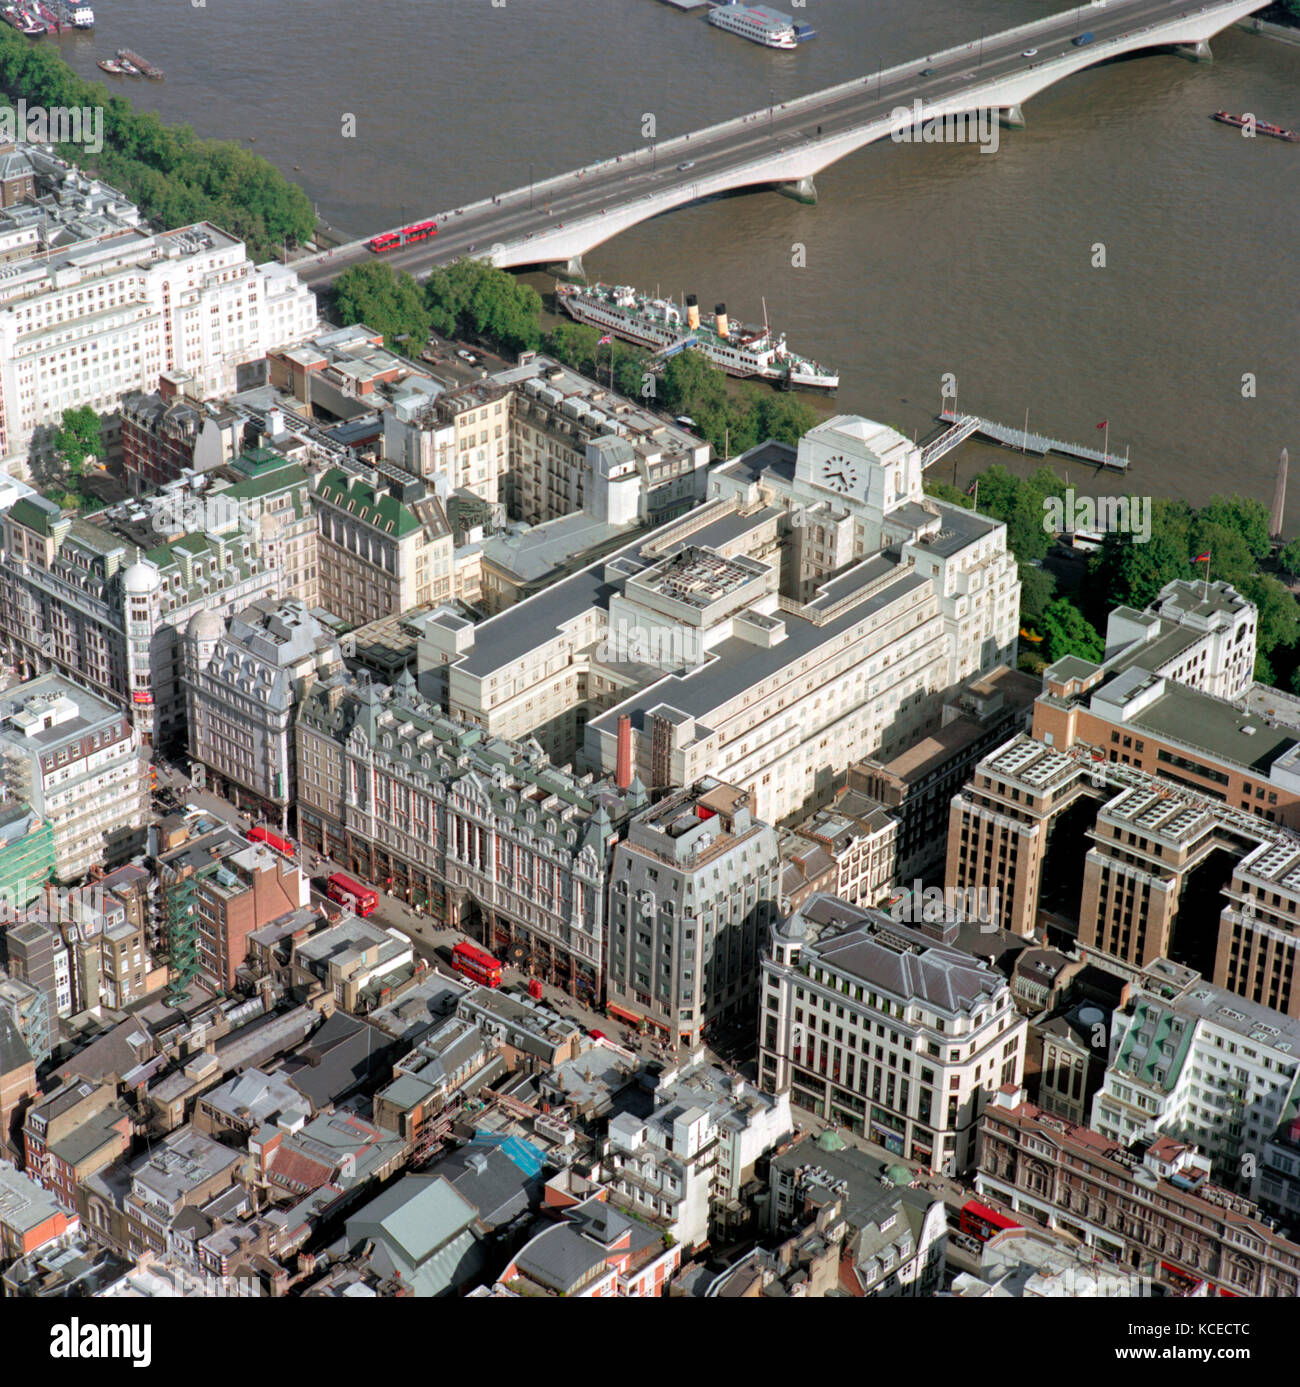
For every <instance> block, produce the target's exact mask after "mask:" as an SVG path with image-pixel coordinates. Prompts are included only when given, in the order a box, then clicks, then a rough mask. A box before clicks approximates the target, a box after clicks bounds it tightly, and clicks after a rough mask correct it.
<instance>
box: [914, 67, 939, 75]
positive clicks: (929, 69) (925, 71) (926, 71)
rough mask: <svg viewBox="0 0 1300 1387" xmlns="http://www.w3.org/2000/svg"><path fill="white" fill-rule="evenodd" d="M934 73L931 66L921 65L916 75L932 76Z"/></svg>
mask: <svg viewBox="0 0 1300 1387" xmlns="http://www.w3.org/2000/svg"><path fill="white" fill-rule="evenodd" d="M934 73H935V70H934V68H932V67H923V68H922V69H921V71H920V72H919V73H918V74H917V75H918V76H919V77H933V76H934Z"/></svg>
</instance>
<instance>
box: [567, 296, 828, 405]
mask: <svg viewBox="0 0 1300 1387" xmlns="http://www.w3.org/2000/svg"><path fill="white" fill-rule="evenodd" d="M555 297H556V302H557V303H558V304H559V305H560V307H561V308H563V309H564V311H565V312H566V313H567V314H568V315H569V316H570V317H571V318H574V319H576V320H577V321H578V322H580V323H587V324H589V325H590V326H592V327H596V328H599V329H600V330H601V331H602V332H608V333H610V334H612V335H613V336H615V337H619V338H622V339H623V340H624V341H626V342H633V343H635V344H636V345H637V346H641V347H648V348H650V350H652V351H654V352H657V353H658V354H659V355H660V356H661V357H664V358H667V357H669V356H675V355H676V354H677V352H679V351H683V350H685V349H686V348H688V347H690V348H695V349H697V350H699V351H702V352H703V353H704V354H705V355H706V356H707V357H708V358H709V360H710V361H711V362H712V363H713V364H714V365H715V366H718V367H720V368H721V369H722V370H724V371H725V372H726V373H727V374H728V375H730V376H737V377H740V378H742V379H759V380H768V381H772V382H773V383H774V384H776V385H781V386H785V387H787V388H797V389H806V390H828V391H829V390H834V389H836V388H837V387H838V385H839V383H840V378H839V375H838V374H837V373H836V372H834V371H832V370H830V369H829V368H828V367H825V366H821V365H819V364H818V363H817V362H815V361H813V360H811V359H810V358H808V357H805V356H800V355H799V354H798V353H797V352H792V351H791V350H790V349H789V347H788V346H787V345H786V340H785V335H784V333H782V334H774V333H773V332H772V331H771V329H770V328H769V327H768V325H767V324H766V322H765V323H764V324H763V326H762V327H749V326H747V325H746V324H744V323H738V322H734V321H733V320H732V319H731V318H730V317H729V316H728V314H727V306H726V304H722V303H720V304H718V305H717V306H716V308H715V309H714V311H713V315H712V318H711V320H710V319H707V318H703V317H702V316H701V314H700V308H699V303H698V301H697V299H696V297H695V295H694V294H688V295H687V296H686V301H685V303H684V305H678V304H677V302H676V301H675V300H673V299H661V298H651V297H649V296H648V295H644V294H638V293H637V291H636V290H635V289H633V288H631V287H630V286H629V285H624V284H615V285H611V284H589V285H573V284H557V285H556V287H555ZM764 317H766V313H764Z"/></svg>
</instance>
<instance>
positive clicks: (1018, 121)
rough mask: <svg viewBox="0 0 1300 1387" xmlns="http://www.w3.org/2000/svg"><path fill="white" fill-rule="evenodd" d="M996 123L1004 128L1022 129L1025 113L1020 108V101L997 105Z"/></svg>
mask: <svg viewBox="0 0 1300 1387" xmlns="http://www.w3.org/2000/svg"><path fill="white" fill-rule="evenodd" d="M998 124H999V125H1000V126H1002V127H1003V128H1004V129H1006V130H1023V129H1024V128H1025V113H1024V112H1023V111H1022V110H1021V109H1020V103H1019V102H1017V103H1016V104H1015V105H1014V106H1000V107H998Z"/></svg>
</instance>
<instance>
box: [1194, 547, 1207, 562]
mask: <svg viewBox="0 0 1300 1387" xmlns="http://www.w3.org/2000/svg"><path fill="white" fill-rule="evenodd" d="M1209 561H1210V551H1209V550H1208V549H1207V550H1206V551H1205V553H1204V554H1197V556H1196V558H1195V560H1194V562H1195V563H1209Z"/></svg>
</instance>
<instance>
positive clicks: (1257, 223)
mask: <svg viewBox="0 0 1300 1387" xmlns="http://www.w3.org/2000/svg"><path fill="white" fill-rule="evenodd" d="M1064 8H1065V7H1064V6H1061V5H1060V4H1047V3H1044V0H981V2H980V3H979V4H978V5H972V4H970V3H966V2H965V0H925V3H924V4H917V3H916V0H871V3H870V4H866V3H863V0H854V2H853V3H850V0H809V3H808V4H807V6H806V7H804V8H803V9H801V10H798V11H797V12H796V17H797V18H799V19H800V20H806V21H807V22H809V23H811V24H813V25H814V27H815V28H816V29H817V30H818V34H819V36H818V37H817V38H816V39H815V40H813V41H812V42H810V43H807V44H804V45H802V46H801V47H800V48H799V49H798V50H796V51H795V52H792V53H783V52H776V51H772V50H768V49H763V48H760V47H758V46H756V45H753V44H750V43H746V42H744V41H743V40H741V39H739V38H736V37H733V36H731V35H728V34H725V33H722V32H720V31H718V30H716V29H713V28H711V27H710V26H708V25H707V24H705V22H704V20H703V18H702V14H703V11H696V12H695V13H694V14H683V13H680V12H678V11H677V10H675V9H672V8H670V7H669V6H667V5H664V4H662V3H659V0H612V3H609V4H605V5H597V4H596V3H594V0H505V3H504V4H494V3H493V2H492V0H469V2H468V3H466V2H465V0H460V2H459V3H451V0H388V3H385V4H382V5H371V6H358V5H356V4H355V3H347V4H345V3H343V0H280V2H279V3H277V4H269V3H267V0H206V3H205V4H202V5H199V4H193V3H189V0H172V3H170V4H167V5H160V4H159V3H158V0H111V3H109V4H108V6H107V8H105V9H99V8H98V7H97V19H98V27H97V29H96V30H95V31H94V33H93V34H80V35H75V36H66V37H64V38H62V39H59V40H57V41H56V40H46V41H47V42H57V43H58V44H59V46H60V49H61V51H62V52H63V53H64V55H65V56H66V57H67V58H68V59H69V61H70V62H71V63H72V64H73V66H74V67H75V68H76V69H77V70H78V71H80V72H81V73H82V74H83V75H85V76H88V77H91V76H93V77H100V76H102V74H100V73H99V72H98V70H97V69H96V68H95V59H96V58H100V57H105V56H108V55H110V54H111V53H113V52H114V51H115V49H116V48H118V47H127V48H132V49H134V50H136V51H137V52H139V53H142V54H143V55H144V56H145V57H146V58H147V59H149V60H150V61H151V62H153V63H155V64H157V65H158V66H160V67H162V68H164V69H165V71H166V74H167V76H166V80H165V81H164V82H161V83H155V82H145V81H142V80H132V79H128V78H109V79H106V80H107V81H108V82H110V83H111V84H112V87H113V89H114V90H115V91H117V92H120V93H121V94H123V95H127V96H129V97H130V98H131V99H132V100H134V101H136V102H137V103H138V104H140V105H141V106H152V107H153V108H154V109H156V110H158V111H159V113H160V114H161V115H162V116H163V117H164V118H165V119H167V120H183V121H187V122H188V123H190V124H191V125H192V126H194V128H195V129H196V130H197V131H198V132H199V133H200V134H203V135H212V136H221V137H225V138H231V139H236V140H241V141H245V142H247V143H249V147H250V148H252V149H254V150H255V151H256V152H257V153H259V154H262V155H264V156H265V157H266V158H268V159H270V160H272V161H273V162H274V163H276V164H277V165H278V166H279V167H280V168H281V169H282V170H283V171H284V172H285V173H286V174H287V175H288V176H290V177H292V178H295V179H297V180H298V181H299V182H300V183H302V185H303V186H304V187H305V188H306V190H307V192H308V194H309V195H310V197H311V198H312V199H313V201H314V202H315V203H316V205H317V208H318V211H319V214H320V215H321V217H323V218H324V219H325V220H326V221H328V222H329V223H330V224H331V225H333V226H334V227H336V228H339V229H341V230H343V231H345V232H348V233H351V234H355V235H360V234H363V233H370V232H372V231H374V230H378V229H380V228H382V227H385V226H389V225H393V224H395V223H398V222H401V221H405V220H408V219H410V220H414V219H415V218H416V217H417V216H420V215H423V214H427V213H432V212H436V211H441V210H446V209H449V208H452V207H456V206H460V205H462V204H464V203H467V202H470V201H473V200H475V199H477V198H479V197H483V196H487V195H490V194H492V193H494V192H497V191H500V190H502V189H506V188H514V187H518V186H520V185H522V184H525V183H527V182H528V180H529V178H530V176H535V177H538V178H541V177H543V176H545V175H548V174H551V173H557V172H560V171H562V170H564V169H567V168H571V167H574V166H576V165H579V164H581V163H584V162H587V161H589V160H592V159H595V158H598V157H604V156H607V155H611V154H614V153H617V152H620V151H623V150H628V149H632V148H635V147H637V146H639V145H641V144H642V143H644V141H643V140H642V138H641V127H642V122H643V118H644V116H645V115H646V113H653V114H654V116H655V118H656V121H657V127H658V134H659V137H660V138H663V137H666V136H671V135H676V134H680V133H685V132H686V131H688V130H691V129H694V128H697V127H699V126H702V125H706V124H709V123H711V122H713V121H715V120H719V119H723V118H725V117H728V116H732V115H736V114H739V113H741V112H745V111H751V110H756V109H759V108H762V107H766V106H767V105H768V104H769V103H770V102H772V101H776V102H780V101H784V100H787V99H788V98H790V97H792V96H796V95H799V94H802V93H804V92H808V91H812V90H815V89H817V88H819V87H823V86H828V85H831V84H833V83H835V82H838V81H843V80H845V79H847V78H850V77H853V76H857V75H861V74H863V73H866V72H870V71H872V70H874V69H875V68H877V67H878V66H879V65H880V64H881V63H884V65H886V66H888V65H890V64H891V63H895V62H901V61H904V60H907V59H909V58H915V59H917V60H918V62H919V63H921V62H923V60H924V59H925V57H926V56H927V55H928V54H929V53H932V52H937V51H938V50H939V49H941V48H944V47H948V46H952V45H953V44H956V43H959V42H966V41H969V42H972V43H978V40H979V36H980V33H981V30H983V31H984V32H994V31H996V30H998V29H1001V28H1005V27H1008V26H1010V25H1013V24H1017V23H1022V22H1025V21H1026V20H1030V19H1034V18H1038V17H1040V16H1042V15H1044V14H1047V13H1051V12H1054V11H1057V10H1062V9H1064ZM1083 13H1084V16H1085V18H1084V19H1083V20H1082V21H1081V27H1086V9H1085V11H1084V12H1083ZM1212 46H1213V49H1214V54H1215V60H1214V61H1213V62H1212V63H1202V64H1194V63H1191V62H1188V61H1186V60H1184V59H1181V58H1179V57H1176V56H1174V55H1172V54H1151V55H1144V56H1140V57H1136V58H1132V59H1129V60H1126V61H1121V62H1115V63H1111V64H1106V65H1103V66H1100V67H1097V68H1094V69H1090V70H1088V71H1085V72H1082V73H1080V74H1077V75H1076V76H1074V77H1070V78H1067V79H1065V80H1064V81H1062V82H1060V83H1059V84H1057V85H1056V86H1055V87H1052V88H1050V89H1049V90H1047V91H1046V92H1043V93H1042V94H1040V95H1039V96H1037V97H1035V98H1033V99H1032V100H1031V101H1029V102H1027V103H1026V104H1025V117H1026V121H1027V127H1026V129H1024V130H1019V131H1003V132H1001V138H1000V141H999V147H998V149H997V151H996V152H995V153H990V154H981V153H980V152H979V150H978V148H977V147H976V146H974V145H939V144H931V145H916V144H901V143H892V142H890V141H885V142H882V143H878V144H876V145H873V146H870V147H868V148H867V149H864V150H861V151H859V152H858V153H857V154H854V155H852V156H850V157H849V158H846V159H844V160H842V161H841V162H839V163H838V164H835V165H832V166H831V167H830V168H828V169H825V170H823V171H822V172H821V173H820V174H818V175H817V186H818V190H819V193H820V201H819V203H818V205H817V206H815V207H808V206H802V205H800V204H798V203H796V202H793V201H790V200H788V199H786V198H783V197H780V196H778V195H776V194H774V193H771V192H755V193H752V194H748V195H744V196H736V197H727V198H722V199H718V200H715V201H712V202H708V203H704V204H700V205H697V206H694V207H690V208H685V209H682V210H680V211H676V212H673V213H671V214H669V215H666V216H664V217H660V218H658V219H656V220H654V221H651V222H647V223H644V224H643V225H641V226H639V227H636V228H634V229H632V230H630V231H628V232H626V233H625V234H623V235H622V236H619V237H617V238H616V239H614V240H612V241H610V242H608V243H606V244H605V245H603V246H601V247H598V248H597V249H596V250H594V251H592V252H590V253H589V254H588V255H587V256H586V257H585V258H584V259H585V265H586V269H587V273H588V275H589V276H590V277H591V278H593V279H596V278H599V279H604V280H615V281H617V282H620V283H629V284H635V285H637V286H639V287H640V288H643V289H650V290H653V289H654V288H655V287H656V286H658V287H659V288H661V289H662V290H663V291H664V292H672V293H678V294H679V293H682V292H694V293H696V294H698V296H699V298H700V301H701V302H702V303H709V304H711V303H713V302H714V301H715V300H724V301H725V302H726V303H727V305H728V307H729V309H730V311H731V313H732V315H733V316H738V317H740V318H742V319H744V320H746V321H754V320H755V319H758V318H760V317H761V313H762V307H761V303H760V296H762V297H765V298H766V303H767V311H768V315H769V318H770V320H771V322H772V323H773V325H774V326H776V327H778V328H780V329H782V330H784V331H785V332H786V333H787V334H788V336H789V340H790V343H791V346H792V347H793V348H794V349H795V350H797V351H801V352H804V353H805V354H807V355H810V356H813V357H815V358H817V359H818V360H820V361H823V362H826V363H828V364H831V365H833V366H834V367H836V368H837V369H838V370H839V372H840V375H841V388H840V390H839V392H838V394H837V396H836V398H835V400H834V408H836V409H838V410H841V411H851V412H855V413H862V414H866V415H869V416H871V417H873V418H877V419H880V420H883V421H884V422H886V423H890V424H894V425H896V426H897V427H899V428H900V429H903V430H904V431H905V432H906V433H908V434H909V435H912V434H913V433H916V432H919V434H920V436H921V437H924V436H925V435H926V434H927V433H928V432H929V431H930V430H931V429H932V428H933V420H934V414H935V412H936V410H937V409H938V407H939V403H940V400H939V388H940V379H941V377H942V376H943V375H944V373H947V372H951V373H952V374H954V375H955V376H956V377H957V380H958V385H959V403H960V405H961V407H962V408H963V409H968V410H972V411H974V412H976V413H979V414H983V415H985V416H987V417H989V418H992V419H996V420H1000V421H1002V422H1005V423H1009V424H1015V425H1016V426H1019V425H1021V424H1022V423H1023V420H1024V415H1025V410H1026V409H1028V410H1029V411H1030V415H1029V426H1030V428H1031V430H1033V429H1038V430H1041V431H1043V432H1045V433H1050V434H1053V435H1055V436H1057V437H1062V438H1067V439H1074V440H1077V441H1078V442H1081V443H1086V444H1089V445H1091V446H1098V440H1099V439H1100V437H1101V435H1100V434H1099V433H1097V432H1096V425H1097V424H1099V423H1100V422H1101V421H1102V420H1103V419H1108V420H1109V421H1110V444H1111V448H1112V450H1113V451H1114V450H1117V451H1120V452H1123V451H1124V449H1125V448H1130V449H1131V455H1132V460H1133V465H1132V469H1131V472H1130V475H1129V480H1128V481H1127V482H1123V481H1122V480H1121V479H1120V478H1118V477H1114V476H1106V477H1103V478H1101V479H1097V478H1095V476H1094V474H1093V472H1092V470H1091V469H1090V468H1086V467H1084V466H1083V465H1081V464H1075V465H1073V466H1069V471H1070V475H1071V480H1073V481H1075V482H1076V483H1077V484H1079V485H1081V486H1082V487H1085V488H1087V487H1091V488H1092V489H1100V490H1102V491H1107V490H1109V491H1116V490H1121V489H1122V490H1131V491H1133V492H1135V493H1138V494H1151V495H1171V496H1183V497H1186V498H1187V499H1189V500H1191V501H1192V502H1199V501H1204V500H1205V499H1206V498H1207V497H1209V496H1210V495H1211V494H1213V493H1214V492H1216V491H1239V492H1242V493H1244V494H1248V495H1251V496H1255V497H1257V498H1258V499H1260V500H1261V501H1264V502H1265V503H1266V504H1267V503H1268V502H1269V501H1270V499H1271V495H1272V486H1273V475H1274V471H1275V467H1276V462H1277V456H1278V451H1279V449H1280V448H1282V447H1283V446H1287V447H1289V448H1290V449H1291V451H1292V454H1293V456H1300V452H1297V448H1298V447H1300V433H1298V432H1297V420H1298V419H1300V369H1298V367H1297V344H1298V342H1300V307H1298V303H1300V298H1298V294H1297V287H1298V285H1300V237H1298V236H1297V234H1296V228H1297V224H1298V223H1300V147H1297V146H1294V145H1288V144H1285V143H1283V142H1280V141H1275V140H1268V139H1255V140H1247V139H1243V138H1242V137H1241V135H1240V134H1239V133H1238V132H1237V131H1235V130H1232V129H1230V128H1228V127H1226V126H1222V125H1217V124H1215V123H1214V122H1212V121H1211V120H1210V119H1209V116H1210V113H1211V112H1212V111H1214V110H1216V109H1218V108H1220V107H1223V108H1227V109H1228V110H1232V111H1251V112H1254V113H1255V114H1257V115H1258V116H1259V117H1261V118H1263V119H1269V120H1273V121H1276V122H1278V123H1280V124H1282V125H1287V126H1292V127H1294V126H1298V125H1300V47H1292V46H1289V45H1287V44H1284V43H1279V42H1276V41H1274V40H1271V39H1267V38H1261V37H1257V36H1255V35H1253V34H1249V33H1246V32H1244V31H1242V30H1240V29H1235V28H1234V29H1229V30H1227V31H1225V32H1224V33H1223V34H1220V35H1219V36H1218V38H1216V39H1215V40H1214V41H1213V44H1212ZM348 114H350V115H352V116H353V117H355V122H356V135H355V138H344V136H343V133H342V132H343V126H344V120H345V116H346V115H348ZM796 246H803V247H805V248H806V250H805V252H804V253H805V255H806V260H807V263H806V265H805V266H803V267H801V268H794V266H793V265H792V260H793V259H794V258H795V252H794V247H796ZM1098 246H1101V247H1104V259H1105V264H1104V266H1097V265H1096V264H1095V263H1094V262H1095V261H1096V260H1097V259H1098V253H1097V250H1096V247H1098ZM532 282H533V283H535V284H537V285H538V287H540V288H543V289H545V288H547V287H549V281H546V280H544V279H543V278H542V277H540V276H534V277H532ZM1246 377H1250V378H1252V379H1253V393H1251V391H1250V389H1244V387H1243V379H1244V378H1246ZM955 456H956V461H957V474H958V479H959V480H962V479H964V478H965V477H966V476H968V475H969V474H970V473H971V472H973V471H975V470H977V469H979V468H981V467H983V466H986V465H987V464H988V463H989V462H990V461H1005V462H1007V463H1009V464H1010V465H1012V466H1017V467H1024V466H1028V467H1033V466H1037V465H1038V460H1037V459H1030V460H1025V459H1021V458H1020V457H1019V456H1018V455H1017V454H1014V453H1010V452H1005V451H1003V450H1001V449H996V448H990V447H984V446H982V445H979V444H972V443H968V444H966V445H964V446H963V447H962V448H961V449H960V450H959V451H958V452H957V454H956V455H955ZM1055 465H1056V466H1057V467H1058V468H1059V469H1061V470H1066V468H1067V466H1068V464H1066V463H1065V462H1064V460H1059V459H1058V460H1056V462H1055ZM940 473H941V475H942V476H943V477H944V478H945V479H946V480H952V477H953V463H952V459H951V458H949V459H945V460H944V462H943V463H942V464H940ZM1287 510H1288V518H1289V521H1290V524H1289V527H1288V528H1289V530H1290V532H1291V533H1296V532H1297V531H1300V486H1293V488H1292V491H1291V495H1290V497H1289V501H1288V507H1287Z"/></svg>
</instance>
